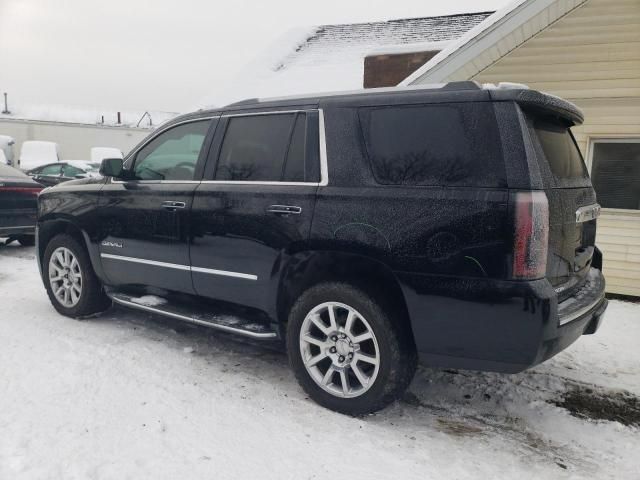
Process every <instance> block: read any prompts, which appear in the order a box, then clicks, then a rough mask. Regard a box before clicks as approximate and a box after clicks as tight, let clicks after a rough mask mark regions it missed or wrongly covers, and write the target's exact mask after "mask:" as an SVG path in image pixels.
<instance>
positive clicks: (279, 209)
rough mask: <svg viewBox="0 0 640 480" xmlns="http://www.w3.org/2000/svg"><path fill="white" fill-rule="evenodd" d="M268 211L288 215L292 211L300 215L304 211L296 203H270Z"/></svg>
mask: <svg viewBox="0 0 640 480" xmlns="http://www.w3.org/2000/svg"><path fill="white" fill-rule="evenodd" d="M267 212H268V213H277V214H280V215H288V214H290V213H292V214H294V215H300V214H301V213H302V207H298V206H296V205H270V206H269V207H268V208H267Z"/></svg>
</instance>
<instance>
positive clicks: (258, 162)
mask: <svg viewBox="0 0 640 480" xmlns="http://www.w3.org/2000/svg"><path fill="white" fill-rule="evenodd" d="M309 117H310V115H308V114H307V113H304V112H293V113H279V114H271V115H268V114H267V115H248V116H238V117H231V118H229V121H228V125H227V129H226V132H225V135H224V140H223V142H222V148H221V150H220V155H219V158H218V166H217V169H216V175H215V178H216V180H228V181H253V182H317V181H318V178H317V175H316V174H315V172H316V171H317V168H315V165H314V162H317V161H318V160H317V154H316V152H315V150H317V141H316V142H315V143H314V142H313V141H312V140H313V139H312V138H311V137H312V134H311V133H310V132H309V128H308V127H309Z"/></svg>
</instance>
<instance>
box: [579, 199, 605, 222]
mask: <svg viewBox="0 0 640 480" xmlns="http://www.w3.org/2000/svg"><path fill="white" fill-rule="evenodd" d="M600 210H601V207H600V204H598V203H594V204H593V205H587V206H586V207H580V208H579V209H578V210H576V223H583V222H589V221H591V220H595V219H596V218H598V217H599V216H600Z"/></svg>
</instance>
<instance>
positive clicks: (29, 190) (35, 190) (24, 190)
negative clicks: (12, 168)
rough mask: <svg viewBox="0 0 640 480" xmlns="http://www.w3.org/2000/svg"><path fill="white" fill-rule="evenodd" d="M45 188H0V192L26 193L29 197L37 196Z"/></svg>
mask: <svg viewBox="0 0 640 480" xmlns="http://www.w3.org/2000/svg"><path fill="white" fill-rule="evenodd" d="M42 189H43V187H0V192H7V193H26V194H27V195H33V196H37V195H38V194H39V193H40V191H41V190H42Z"/></svg>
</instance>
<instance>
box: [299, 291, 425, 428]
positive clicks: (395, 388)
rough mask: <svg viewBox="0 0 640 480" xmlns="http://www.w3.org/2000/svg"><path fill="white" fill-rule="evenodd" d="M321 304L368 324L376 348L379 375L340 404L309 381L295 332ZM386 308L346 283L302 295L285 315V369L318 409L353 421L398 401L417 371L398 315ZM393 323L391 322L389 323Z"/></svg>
mask: <svg viewBox="0 0 640 480" xmlns="http://www.w3.org/2000/svg"><path fill="white" fill-rule="evenodd" d="M325 302H339V303H341V304H345V305H348V306H350V307H352V308H354V309H355V310H357V312H358V313H360V314H361V315H362V316H363V317H365V318H366V321H367V322H368V323H369V325H370V327H371V329H372V330H373V333H374V335H375V337H376V339H377V342H378V348H379V357H380V359H379V370H378V374H377V377H375V380H374V382H373V384H372V385H371V386H370V387H369V389H368V390H366V391H365V392H364V393H362V394H361V395H360V396H356V397H352V398H343V397H339V396H336V395H334V394H332V393H329V392H327V391H325V390H324V389H323V388H321V387H320V386H319V385H318V384H317V383H316V381H315V380H314V379H313V378H312V377H311V375H310V373H309V372H308V371H307V368H306V367H305V365H304V361H303V357H302V353H301V349H300V332H301V329H302V327H303V323H304V320H305V318H306V316H307V314H308V313H309V312H310V311H311V310H312V309H314V308H315V307H316V306H318V305H321V304H323V303H325ZM389 305H390V303H388V302H384V301H379V300H375V299H374V298H372V296H371V295H369V294H367V293H366V291H364V290H362V289H360V288H358V287H355V286H353V285H350V284H347V283H338V282H331V283H322V284H319V285H316V286H314V287H312V288H310V289H309V290H307V291H305V292H304V293H303V294H302V295H301V296H300V298H299V299H298V300H297V301H296V302H295V304H294V306H293V308H292V309H291V311H290V313H289V321H288V325H287V350H288V354H289V363H290V364H291V368H292V369H293V372H294V374H295V376H296V378H297V379H298V382H299V383H300V385H301V386H302V388H303V389H304V390H305V392H306V393H307V394H308V395H309V396H310V397H311V398H312V399H313V400H314V401H316V402H317V403H319V404H320V405H322V406H323V407H326V408H329V409H331V410H335V411H337V412H340V413H344V414H347V415H353V416H359V415H365V414H368V413H372V412H375V411H377V410H380V409H382V408H384V407H386V406H387V405H389V404H390V403H392V402H393V401H395V400H396V399H398V398H399V397H400V396H401V395H402V394H403V393H404V391H405V390H406V388H407V387H408V386H409V384H410V383H411V380H412V379H413V376H414V374H415V371H416V366H417V356H416V351H415V345H414V342H413V339H412V337H411V333H410V332H409V329H408V327H407V323H406V322H405V321H404V320H405V319H404V318H402V315H403V314H402V313H401V312H399V311H395V310H397V309H393V308H392V307H390V306H389ZM394 317H395V318H394Z"/></svg>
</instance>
